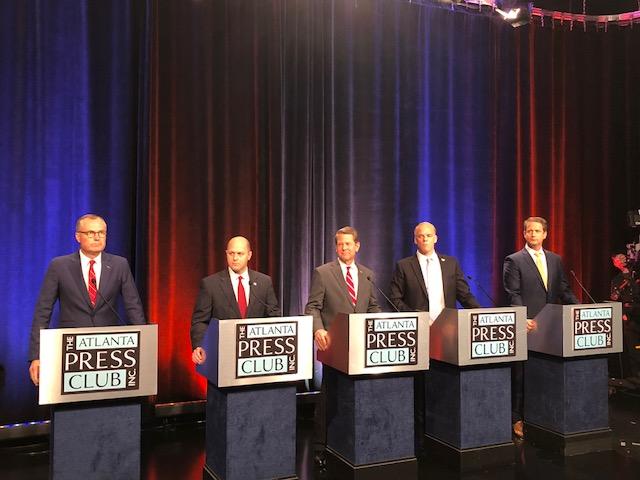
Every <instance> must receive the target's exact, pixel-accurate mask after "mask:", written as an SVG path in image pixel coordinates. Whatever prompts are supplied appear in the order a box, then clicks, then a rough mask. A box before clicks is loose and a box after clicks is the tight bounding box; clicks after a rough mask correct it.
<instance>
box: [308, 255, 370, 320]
mask: <svg viewBox="0 0 640 480" xmlns="http://www.w3.org/2000/svg"><path fill="white" fill-rule="evenodd" d="M356 266H357V267H358V292H357V299H356V305H355V307H354V306H353V304H352V303H351V298H350V297H349V291H348V290H347V282H346V281H345V279H344V276H343V275H342V270H341V268H340V263H338V260H335V261H333V262H330V263H325V264H324V265H321V266H319V267H318V268H316V269H315V270H314V271H313V277H312V279H311V289H310V291H309V300H308V301H307V305H306V307H304V313H305V315H313V331H314V332H315V331H316V330H319V329H325V330H329V328H330V327H331V322H333V319H334V317H335V316H336V315H337V314H338V313H377V312H380V307H379V306H378V302H377V300H376V296H375V290H374V286H373V284H372V282H375V280H374V277H373V272H372V271H371V270H370V269H368V268H367V267H364V266H362V265H360V264H359V263H358V264H356ZM367 277H369V278H370V279H371V280H367Z"/></svg>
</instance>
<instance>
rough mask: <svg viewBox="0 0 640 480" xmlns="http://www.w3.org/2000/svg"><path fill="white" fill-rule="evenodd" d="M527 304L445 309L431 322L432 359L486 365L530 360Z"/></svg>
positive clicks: (463, 364)
mask: <svg viewBox="0 0 640 480" xmlns="http://www.w3.org/2000/svg"><path fill="white" fill-rule="evenodd" d="M526 319H527V311H526V307H507V308H470V309H465V310H457V309H455V308H445V309H444V310H443V311H442V313H441V314H440V315H438V318H437V319H436V321H435V322H433V324H432V325H431V350H430V356H431V358H432V359H433V360H440V361H442V362H446V363H449V364H452V365H459V366H466V365H485V364H490V363H502V362H516V361H520V360H526V359H527V324H526Z"/></svg>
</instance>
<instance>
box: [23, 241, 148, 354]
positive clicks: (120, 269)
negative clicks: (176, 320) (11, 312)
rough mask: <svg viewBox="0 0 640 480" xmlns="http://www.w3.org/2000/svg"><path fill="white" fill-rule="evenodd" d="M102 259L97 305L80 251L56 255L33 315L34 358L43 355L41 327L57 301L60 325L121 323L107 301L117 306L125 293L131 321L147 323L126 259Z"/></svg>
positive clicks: (45, 326) (108, 257) (45, 278)
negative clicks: (41, 352)
mask: <svg viewBox="0 0 640 480" xmlns="http://www.w3.org/2000/svg"><path fill="white" fill-rule="evenodd" d="M101 261H102V271H101V273H100V289H99V292H100V293H99V295H98V298H97V300H96V306H95V308H93V307H92V306H91V301H90V300H89V292H88V290H87V286H86V284H85V283H84V278H83V277H82V265H81V263H80V253H79V252H76V253H72V254H70V255H65V256H63V257H56V258H54V259H53V260H52V261H51V263H50V264H49V268H48V269H47V273H46V275H45V277H44V281H43V282H42V287H41V289H40V295H39V296H38V301H37V302H36V308H35V312H34V314H33V322H32V324H31V342H30V346H29V357H30V359H31V360H33V359H36V358H38V357H39V355H40V330H41V329H43V328H47V327H48V326H49V322H50V321H51V313H52V311H53V307H54V305H55V303H56V302H57V301H59V302H60V317H59V322H58V327H59V328H69V327H99V326H100V327H103V326H109V325H118V324H120V320H119V319H118V317H117V316H116V314H115V313H114V312H113V311H112V310H111V308H109V305H107V304H106V303H105V299H106V300H108V301H109V303H110V304H111V306H112V307H113V308H114V309H115V308H117V304H116V302H117V300H118V297H119V296H122V300H123V302H124V307H125V310H126V312H127V318H128V320H129V323H131V324H137V325H141V324H144V323H146V320H145V317H144V310H143V309H142V302H141V301H140V296H139V295H138V289H137V288H136V284H135V282H134V281H133V276H132V275H131V269H130V268H129V263H128V262H127V260H126V259H125V258H123V257H119V256H117V255H111V254H109V253H106V252H102V260H101Z"/></svg>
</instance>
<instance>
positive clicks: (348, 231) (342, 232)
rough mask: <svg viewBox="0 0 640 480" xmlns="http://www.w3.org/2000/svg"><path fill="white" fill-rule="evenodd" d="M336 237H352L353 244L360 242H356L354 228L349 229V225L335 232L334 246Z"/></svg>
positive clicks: (336, 240) (356, 233) (356, 234)
mask: <svg viewBox="0 0 640 480" xmlns="http://www.w3.org/2000/svg"><path fill="white" fill-rule="evenodd" d="M338 235H353V241H354V242H359V241H360V240H358V231H357V230H356V229H355V228H353V227H350V226H349V225H347V226H346V227H342V228H341V229H340V230H338V231H337V232H336V236H335V242H336V245H337V244H338Z"/></svg>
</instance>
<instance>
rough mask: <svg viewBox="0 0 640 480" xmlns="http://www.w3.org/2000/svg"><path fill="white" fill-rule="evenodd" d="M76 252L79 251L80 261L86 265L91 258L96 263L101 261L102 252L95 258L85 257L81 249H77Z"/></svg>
mask: <svg viewBox="0 0 640 480" xmlns="http://www.w3.org/2000/svg"><path fill="white" fill-rule="evenodd" d="M78 252H80V262H81V263H82V264H83V265H88V264H89V262H90V261H91V260H94V261H95V262H96V264H100V263H102V252H100V253H99V254H98V256H97V257H96V258H89V257H87V256H86V255H85V254H84V253H82V250H78Z"/></svg>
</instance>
